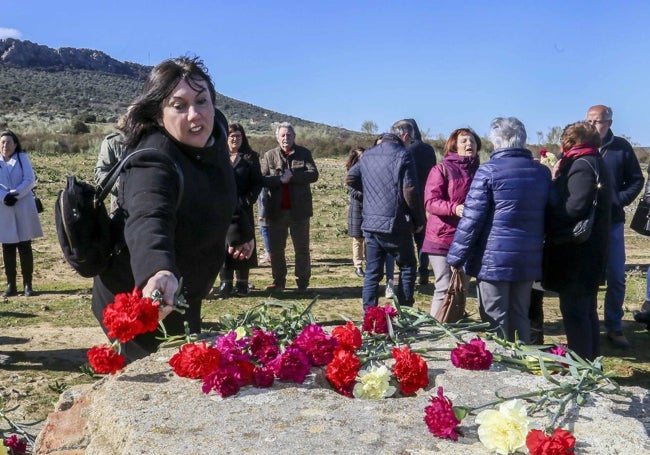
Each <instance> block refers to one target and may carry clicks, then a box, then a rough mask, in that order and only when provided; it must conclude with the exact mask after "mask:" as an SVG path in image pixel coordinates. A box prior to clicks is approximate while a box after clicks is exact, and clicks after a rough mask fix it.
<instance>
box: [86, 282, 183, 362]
mask: <svg viewBox="0 0 650 455" xmlns="http://www.w3.org/2000/svg"><path fill="white" fill-rule="evenodd" d="M181 288H182V280H181V281H180V283H179V286H178V291H177V294H176V295H175V296H174V306H173V307H174V310H175V311H180V312H181V313H182V312H184V311H185V308H186V307H187V304H186V303H185V299H184V297H183V295H182V294H181V293H180V290H181ZM161 305H164V303H163V299H162V294H161V293H160V291H158V290H156V291H154V292H153V293H152V296H151V297H143V296H142V291H141V290H140V289H139V288H138V287H134V288H133V290H132V291H131V292H124V293H120V294H116V295H115V299H114V300H113V302H112V303H110V304H109V305H108V306H107V307H106V308H105V309H104V312H103V314H102V321H103V323H104V327H106V330H107V336H108V338H109V339H112V340H114V341H113V343H112V344H110V345H102V346H93V347H92V348H91V349H90V350H89V351H88V353H87V357H88V362H89V364H90V368H92V370H93V372H95V373H99V374H115V373H117V372H118V371H119V370H121V369H122V368H124V365H125V364H126V359H125V358H124V356H123V355H122V354H121V353H120V350H121V343H126V342H128V341H131V340H133V339H134V338H135V337H136V336H138V335H141V334H144V333H149V332H153V331H155V330H156V329H158V328H160V330H161V331H162V334H163V337H166V336H167V333H166V332H165V326H164V325H163V323H162V321H159V313H158V309H159V307H160V306H161Z"/></svg>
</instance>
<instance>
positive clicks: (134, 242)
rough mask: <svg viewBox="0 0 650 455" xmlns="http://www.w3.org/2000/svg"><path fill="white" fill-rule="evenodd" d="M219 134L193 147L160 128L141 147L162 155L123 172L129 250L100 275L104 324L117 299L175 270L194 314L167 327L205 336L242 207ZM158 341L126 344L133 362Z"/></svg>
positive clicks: (172, 318)
mask: <svg viewBox="0 0 650 455" xmlns="http://www.w3.org/2000/svg"><path fill="white" fill-rule="evenodd" d="M213 135H214V136H215V143H214V144H213V145H212V146H210V147H205V148H194V147H189V146H185V145H181V144H179V143H178V142H176V141H174V140H173V139H171V138H170V137H168V136H167V135H166V134H164V133H163V132H162V131H160V130H157V129H155V130H154V131H150V132H149V133H147V134H145V136H144V137H143V138H142V139H141V141H140V142H139V144H138V146H137V148H138V149H139V148H145V147H151V148H153V149H156V150H158V151H159V152H160V153H159V154H156V153H153V154H149V153H145V154H140V155H139V156H137V157H134V158H133V159H132V160H130V161H129V162H128V164H127V165H126V166H125V167H124V169H123V170H122V174H121V176H120V189H119V198H118V203H119V205H120V207H121V208H122V209H123V211H124V212H123V213H124V214H125V217H126V220H125V222H124V228H123V232H124V238H125V241H126V245H127V248H125V249H124V250H123V251H122V252H121V253H120V254H119V255H118V256H116V257H115V258H114V259H113V261H112V263H111V265H110V266H109V268H108V270H106V271H105V272H104V273H102V274H101V275H100V276H98V277H95V281H94V286H93V305H92V306H93V312H94V313H95V316H96V317H97V319H98V320H99V321H100V322H101V320H102V311H103V309H104V307H106V306H107V305H108V304H109V303H110V302H112V300H113V296H114V294H116V293H119V292H126V291H131V290H132V289H133V286H134V285H137V286H138V287H140V288H142V287H143V286H144V285H145V284H146V282H147V280H148V279H149V278H150V277H151V276H152V275H154V274H155V273H156V272H158V271H160V270H171V271H172V272H173V273H174V274H175V275H176V277H177V278H179V279H180V278H182V279H183V294H184V295H185V297H186V299H187V302H188V303H189V305H190V308H189V309H188V310H187V312H186V314H185V315H180V314H179V313H177V312H172V314H170V315H169V316H168V317H167V318H166V319H165V327H166V329H167V331H168V332H169V333H171V334H178V333H183V321H187V322H188V324H189V329H190V331H191V332H192V333H196V332H200V315H201V300H202V299H203V298H204V297H205V296H206V295H207V293H208V292H209V291H210V289H211V286H212V284H213V282H214V280H215V278H216V277H217V274H218V272H219V269H220V268H221V265H222V264H223V261H224V256H225V254H226V251H225V248H224V245H225V243H226V234H227V232H228V229H229V227H230V225H231V221H232V219H233V214H234V213H235V209H236V206H237V194H236V191H235V178H234V175H233V171H232V166H231V165H230V160H229V159H228V149H227V146H226V130H225V129H224V128H223V125H217V126H216V127H215V132H214V133H213ZM174 162H176V163H177V164H178V165H179V167H180V168H181V169H182V174H183V189H182V199H181V201H180V204H179V203H178V200H179V196H181V188H180V183H181V180H180V176H179V173H178V172H177V170H176V168H175V167H174V165H173V164H172V163H174ZM116 219H117V218H116ZM115 222H117V221H115ZM247 227H248V230H249V231H248V232H245V233H244V234H243V236H244V237H246V238H248V239H250V238H252V234H253V232H252V229H250V226H247ZM158 343H159V342H158V341H156V340H155V339H154V333H153V332H152V334H146V335H140V336H138V337H137V338H136V340H135V342H129V343H127V345H128V346H127V347H126V348H128V349H125V354H126V355H127V358H128V359H129V360H133V359H135V358H138V357H142V356H145V355H147V354H148V353H149V352H151V351H153V350H154V349H155V347H156V345H157V344H158Z"/></svg>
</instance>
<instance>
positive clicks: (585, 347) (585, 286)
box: [542, 122, 612, 360]
mask: <svg viewBox="0 0 650 455" xmlns="http://www.w3.org/2000/svg"><path fill="white" fill-rule="evenodd" d="M599 146H600V135H599V134H598V131H597V130H596V129H595V128H594V127H593V126H592V125H590V124H588V123H587V122H577V123H573V124H571V125H569V126H567V127H566V128H565V129H564V132H563V133H562V138H561V151H562V158H561V159H560V161H558V163H557V164H556V165H555V168H554V169H553V184H554V192H553V193H552V197H551V202H550V208H549V212H548V214H549V228H550V230H549V235H548V236H547V239H546V243H545V247H544V250H545V251H544V278H543V282H542V285H543V287H544V289H548V290H551V291H556V292H558V294H559V297H560V311H561V312H562V320H563V322H564V330H565V332H566V336H567V343H568V346H569V348H570V349H572V350H573V351H575V352H576V353H577V354H578V355H580V356H581V357H583V358H585V359H588V360H594V359H595V358H596V357H598V356H599V355H600V330H599V323H598V313H597V295H598V287H599V285H600V284H601V283H602V282H603V281H604V277H605V268H606V265H607V254H608V249H609V231H610V224H611V203H612V199H611V198H612V188H611V182H610V179H609V178H608V175H609V174H608V172H607V171H606V169H605V164H604V162H603V160H602V158H601V156H600V154H599V152H598V147H599ZM594 198H596V202H597V205H596V213H595V218H594V224H593V227H592V230H591V234H590V236H589V238H588V239H587V240H586V241H584V242H582V243H578V244H576V243H564V244H557V243H556V242H557V238H558V237H559V233H560V232H562V231H563V230H567V229H569V230H570V229H571V228H572V227H573V226H574V225H575V224H576V223H577V222H578V221H581V220H584V219H586V218H587V216H588V214H589V211H590V209H591V207H592V204H593V202H594ZM554 239H555V240H554Z"/></svg>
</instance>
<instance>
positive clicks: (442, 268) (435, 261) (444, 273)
mask: <svg viewBox="0 0 650 455" xmlns="http://www.w3.org/2000/svg"><path fill="white" fill-rule="evenodd" d="M429 264H431V268H432V269H433V276H434V277H435V281H434V285H435V289H434V291H433V299H432V300H431V315H432V316H435V314H436V312H437V311H438V309H439V308H440V305H442V301H443V300H444V299H445V295H446V294H447V289H449V282H450V281H451V267H450V266H449V264H447V256H443V255H440V254H430V255H429ZM468 287H469V276H467V274H466V273H463V289H464V290H465V296H467V289H468Z"/></svg>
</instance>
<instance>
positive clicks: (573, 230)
mask: <svg viewBox="0 0 650 455" xmlns="http://www.w3.org/2000/svg"><path fill="white" fill-rule="evenodd" d="M578 160H583V161H584V162H586V163H587V164H588V165H589V167H590V168H591V170H592V171H594V174H596V193H595V195H594V202H593V203H592V204H591V207H589V213H588V214H587V218H585V219H583V220H580V221H578V222H577V223H575V224H574V225H573V226H569V227H566V228H564V229H559V230H557V231H554V232H552V233H551V236H550V237H551V242H552V243H553V244H555V245H566V244H571V245H579V244H581V243H584V242H586V241H587V239H589V237H590V236H591V229H592V228H593V227H594V221H595V220H596V208H597V207H598V191H599V190H600V174H599V173H598V172H597V171H596V169H594V167H593V166H592V165H591V163H590V162H589V161H587V160H585V159H584V158H578ZM576 161H577V160H576Z"/></svg>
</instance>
